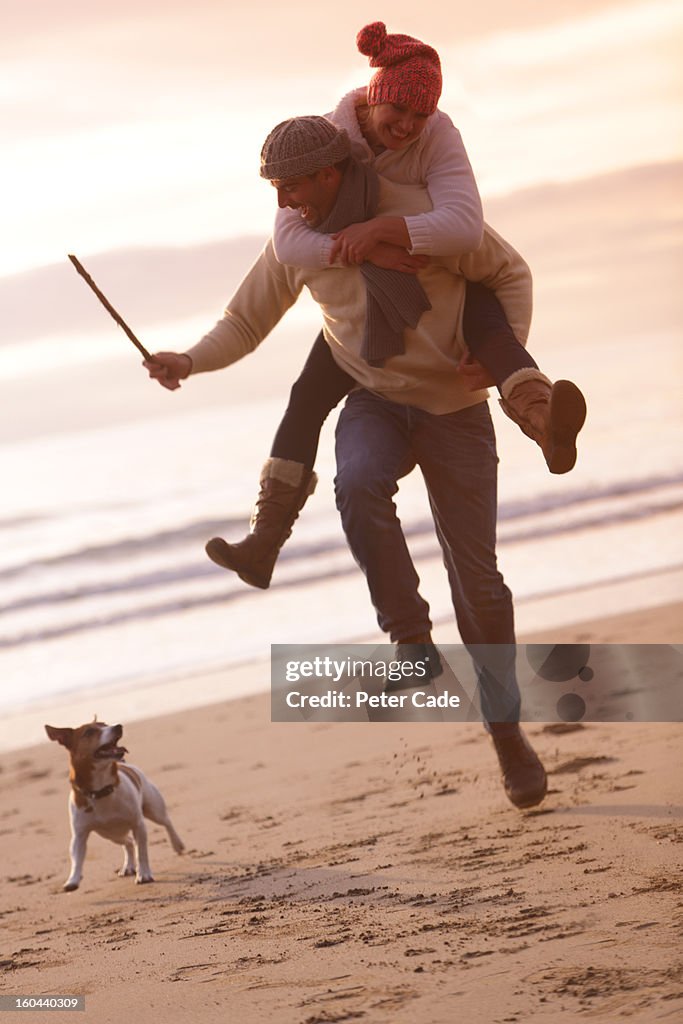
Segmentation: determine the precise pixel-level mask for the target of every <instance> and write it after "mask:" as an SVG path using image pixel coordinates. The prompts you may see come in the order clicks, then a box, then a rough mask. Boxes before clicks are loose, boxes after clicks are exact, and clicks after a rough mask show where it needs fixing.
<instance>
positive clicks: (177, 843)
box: [166, 821, 185, 853]
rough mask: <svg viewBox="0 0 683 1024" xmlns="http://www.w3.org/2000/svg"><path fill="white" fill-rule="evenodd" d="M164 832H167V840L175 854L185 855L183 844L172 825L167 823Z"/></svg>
mask: <svg viewBox="0 0 683 1024" xmlns="http://www.w3.org/2000/svg"><path fill="white" fill-rule="evenodd" d="M166 831H167V832H168V838H169V839H170V840H171V846H172V847H173V849H174V850H175V852H176V853H185V843H184V842H183V841H182V839H181V838H180V836H179V835H178V833H177V832H176V830H175V829H174V828H173V825H172V824H171V822H170V821H169V822H168V824H167V825H166Z"/></svg>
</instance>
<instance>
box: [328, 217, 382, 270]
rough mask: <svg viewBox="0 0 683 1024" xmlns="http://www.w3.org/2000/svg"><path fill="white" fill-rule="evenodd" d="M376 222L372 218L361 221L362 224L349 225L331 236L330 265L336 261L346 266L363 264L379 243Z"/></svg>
mask: <svg viewBox="0 0 683 1024" xmlns="http://www.w3.org/2000/svg"><path fill="white" fill-rule="evenodd" d="M376 220H377V218H373V219H372V220H366V221H363V223H362V224H349V226H348V227H346V228H343V229H342V230H341V231H337V232H335V234H334V235H332V248H331V250H330V263H336V261H337V260H340V261H341V262H342V263H345V264H346V265H347V266H354V265H356V264H358V263H363V262H364V261H365V260H366V259H367V258H368V253H369V252H370V251H371V250H372V249H374V247H375V246H376V245H377V243H378V242H379V232H378V229H377V226H376Z"/></svg>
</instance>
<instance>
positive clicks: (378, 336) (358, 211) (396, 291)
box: [315, 157, 432, 366]
mask: <svg viewBox="0 0 683 1024" xmlns="http://www.w3.org/2000/svg"><path fill="white" fill-rule="evenodd" d="M378 201H379V178H378V176H377V172H376V171H375V170H374V168H372V167H370V166H369V165H368V164H365V163H362V162H361V161H360V160H357V159H356V158H355V157H351V158H350V161H349V165H348V167H347V170H346V172H345V174H344V177H343V179H342V183H341V186H340V189H339V194H338V195H337V200H336V202H335V204H334V207H333V209H332V212H331V213H330V215H329V216H328V217H327V218H326V220H324V221H323V222H322V223H321V224H319V225H318V226H317V227H316V229H315V230H316V231H320V232H323V233H324V234H333V233H334V232H335V231H341V229H342V228H345V227H348V225H349V224H357V223H358V222H360V221H364V220H369V219H370V218H371V217H374V216H375V212H376V210H377V204H378ZM359 269H360V272H361V274H362V275H363V279H364V281H365V287H366V289H367V294H368V301H367V312H366V314H365V331H364V335H363V346H362V348H361V353H360V354H361V356H362V357H363V359H365V361H366V362H367V363H368V364H369V365H370V366H382V365H383V363H384V361H385V359H389V358H390V357H391V356H397V355H401V353H403V352H405V341H404V337H403V334H404V331H405V329H406V327H417V324H418V322H419V319H420V317H421V316H422V314H423V313H424V312H425V311H426V310H428V309H431V308H432V307H431V303H430V302H429V299H428V298H427V295H426V294H425V290H424V288H423V287H422V285H421V284H420V282H419V281H418V279H417V277H415V275H414V274H404V273H403V272H402V271H400V270H384V269H383V268H382V267H377V266H375V264H374V263H368V262H367V261H366V262H365V263H361V265H360V268H359Z"/></svg>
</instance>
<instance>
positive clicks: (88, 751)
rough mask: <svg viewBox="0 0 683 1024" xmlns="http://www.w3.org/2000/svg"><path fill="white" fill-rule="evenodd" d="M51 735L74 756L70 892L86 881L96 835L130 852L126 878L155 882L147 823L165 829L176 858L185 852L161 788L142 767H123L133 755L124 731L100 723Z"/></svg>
mask: <svg viewBox="0 0 683 1024" xmlns="http://www.w3.org/2000/svg"><path fill="white" fill-rule="evenodd" d="M45 731H46V733H47V734H48V736H49V737H50V739H51V740H55V741H56V742H57V743H61V744H62V746H63V747H66V749H67V750H68V751H69V761H70V772H69V779H70V782H71V792H70V794H69V812H70V815H71V848H70V853H71V874H70V875H69V877H68V878H67V880H66V882H65V883H64V889H65V891H66V892H71V891H72V890H73V889H77V888H78V886H79V883H80V881H81V878H82V877H83V861H84V860H85V848H86V844H87V842H88V836H89V835H90V833H91V832H97V834H98V835H100V836H103V837H104V838H105V839H110V840H111V841H112V842H113V843H119V844H120V845H121V846H123V847H125V851H124V858H123V867H122V868H121V870H120V872H119V874H120V875H135V881H136V882H138V883H139V884H143V883H144V882H153V881H154V878H153V877H152V872H151V871H150V867H149V857H148V854H147V828H146V825H145V818H149V820H150V821H154V822H156V824H157V825H163V826H164V828H165V829H166V831H167V832H168V836H169V839H170V840H171V845H172V846H173V849H174V850H175V851H176V853H182V852H183V850H184V848H185V847H184V846H183V843H182V840H181V839H180V836H179V835H178V833H177V832H176V830H175V829H174V828H173V825H172V824H171V819H170V818H169V816H168V812H167V811H166V805H165V803H164V798H163V797H162V795H161V793H160V792H159V790H158V789H157V788H156V786H154V785H152V783H151V782H150V781H149V779H147V778H145V776H144V775H143V774H142V772H141V771H140V769H139V768H134V767H133V765H130V764H122V763H121V762H122V760H123V757H124V755H125V754H127V753H128V751H127V750H126V748H125V747H121V746H119V745H118V744H119V740H120V739H121V736H122V735H123V727H122V726H120V725H105V724H104V723H103V722H98V721H97V720H94V721H93V722H91V723H89V724H88V725H81V726H79V727H78V728H77V729H56V728H55V727H54V726H52V725H46V726H45Z"/></svg>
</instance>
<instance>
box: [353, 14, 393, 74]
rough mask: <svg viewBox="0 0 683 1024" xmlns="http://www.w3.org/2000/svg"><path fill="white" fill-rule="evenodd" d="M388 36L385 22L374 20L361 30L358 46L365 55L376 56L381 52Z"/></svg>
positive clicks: (358, 36) (357, 39)
mask: <svg viewBox="0 0 683 1024" xmlns="http://www.w3.org/2000/svg"><path fill="white" fill-rule="evenodd" d="M386 38H387V27H386V25H385V24H384V22H383V21H373V22H372V23H371V24H370V25H366V26H365V28H362V29H361V30H360V32H359V33H358V35H357V36H356V46H357V47H358V50H359V51H360V53H362V54H363V55H364V56H365V57H376V56H377V54H378V53H381V51H382V47H383V46H384V44H385V42H386ZM371 64H372V62H371ZM374 66H375V67H376V66H377V65H374Z"/></svg>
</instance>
